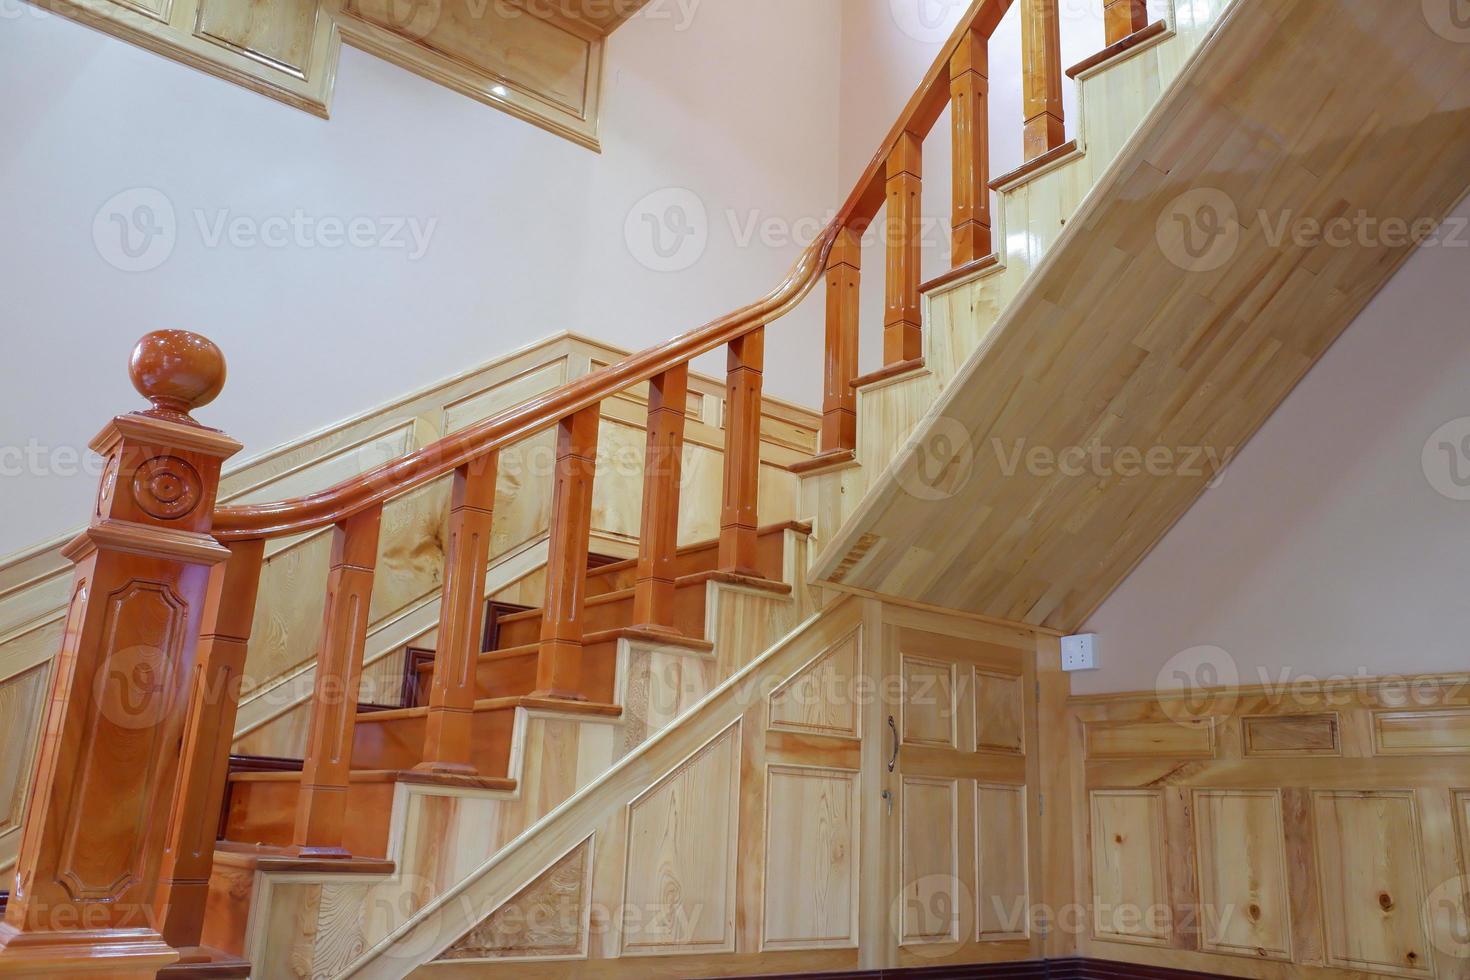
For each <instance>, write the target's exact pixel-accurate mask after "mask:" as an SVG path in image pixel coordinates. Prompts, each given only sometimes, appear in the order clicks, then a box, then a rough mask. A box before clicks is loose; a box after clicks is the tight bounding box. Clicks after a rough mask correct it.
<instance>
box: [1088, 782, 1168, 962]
mask: <svg viewBox="0 0 1470 980" xmlns="http://www.w3.org/2000/svg"><path fill="white" fill-rule="evenodd" d="M1090 798H1091V807H1092V826H1091V830H1090V833H1091V840H1092V861H1093V866H1092V889H1093V909H1092V912H1093V928H1094V929H1095V930H1096V932H1097V935H1098V936H1099V937H1106V938H1109V939H1113V940H1117V941H1120V942H1134V943H1149V944H1155V945H1163V944H1165V943H1167V942H1168V941H1169V939H1170V936H1171V928H1170V925H1169V922H1168V918H1169V915H1168V910H1169V887H1168V880H1167V870H1166V867H1167V866H1166V863H1165V857H1164V855H1163V854H1161V853H1160V852H1159V847H1158V842H1159V841H1161V840H1162V839H1163V835H1164V800H1163V796H1162V795H1161V794H1160V793H1158V792H1157V791H1153V790H1093V791H1092V793H1091V794H1090Z"/></svg>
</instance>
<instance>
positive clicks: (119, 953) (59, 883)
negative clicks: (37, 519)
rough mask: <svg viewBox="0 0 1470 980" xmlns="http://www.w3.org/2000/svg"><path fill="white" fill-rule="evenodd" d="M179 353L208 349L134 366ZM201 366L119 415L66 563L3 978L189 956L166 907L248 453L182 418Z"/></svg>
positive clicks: (144, 346) (151, 351) (151, 346)
mask: <svg viewBox="0 0 1470 980" xmlns="http://www.w3.org/2000/svg"><path fill="white" fill-rule="evenodd" d="M180 342H183V343H185V346H189V344H195V346H197V347H198V348H199V349H204V348H205V345H207V341H203V339H202V338H194V339H193V340H189V339H188V338H183V336H182V335H177V336H172V337H171V338H168V339H166V341H165V342H160V341H159V340H158V338H156V337H150V338H145V339H144V341H142V342H140V344H139V351H138V352H135V359H137V360H140V361H142V362H144V363H145V364H148V363H152V361H153V359H154V358H155V357H156V355H157V354H158V350H159V347H160V345H161V346H164V347H170V346H174V345H176V344H177V343H180ZM208 346H210V347H212V345H208ZM215 353H216V354H217V349H216V351H215ZM197 367H198V365H197V363H195V362H193V361H189V362H187V363H181V364H180V365H179V366H177V367H174V366H171V365H170V363H168V362H167V361H166V359H163V361H162V362H161V363H156V364H153V367H152V368H151V369H149V370H147V371H144V372H142V373H141V374H140V383H139V385H138V387H139V390H140V391H141V392H142V393H143V394H144V395H145V396H146V397H148V398H149V399H150V400H151V401H152V402H153V403H154V405H155V406H158V405H160V404H162V405H163V406H164V409H162V410H160V409H158V408H157V407H155V408H154V409H150V410H149V412H147V413H136V414H131V415H123V416H119V417H118V418H116V419H114V420H113V421H112V422H111V423H109V424H108V426H107V427H106V428H105V429H104V430H103V431H102V433H101V434H100V435H98V437H97V438H96V439H94V440H93V441H92V443H91V446H92V448H93V449H94V450H95V451H97V452H98V453H99V454H100V455H101V456H103V458H104V459H105V460H106V463H105V465H104V469H103V476H102V481H101V487H100V489H99V491H98V495H97V499H96V503H95V505H94V507H93V510H92V514H91V515H90V517H91V519H90V523H89V526H88V527H87V529H86V530H85V531H83V532H82V533H81V534H80V535H78V536H77V538H76V539H75V540H73V541H72V542H71V543H70V544H68V545H67V546H66V547H65V548H64V549H63V552H62V553H63V555H64V556H65V557H67V558H68V559H69V560H70V561H71V562H72V563H73V564H74V565H75V572H74V574H73V580H72V588H71V599H70V601H69V603H68V607H67V612H66V616H65V620H64V626H63V633H62V641H61V649H60V652H59V653H58V654H57V657H56V660H55V666H54V668H53V670H52V680H51V690H50V695H49V700H48V703H47V706H46V711H45V715H44V719H43V721H42V729H41V731H42V734H41V738H40V744H39V746H38V749H37V752H36V758H35V763H34V766H35V768H34V770H33V777H32V781H31V786H32V789H31V792H30V795H29V798H28V800H27V803H26V810H25V822H24V830H23V832H22V836H21V844H20V852H19V856H18V858H17V862H16V873H15V878H14V882H15V884H14V887H13V888H12V890H11V894H10V898H9V902H8V904H7V907H6V912H5V921H4V923H3V924H0V974H10V975H39V974H41V973H47V974H49V975H56V976H83V975H87V974H98V973H102V974H106V975H108V976H116V977H142V976H147V977H152V976H153V975H154V973H155V972H156V971H157V969H159V968H160V967H163V966H166V965H168V963H170V962H171V961H172V960H174V959H175V958H176V955H175V953H174V952H173V951H172V950H171V949H170V948H169V947H168V945H167V944H166V943H165V942H164V941H163V939H162V938H161V937H160V935H159V934H158V932H157V931H156V929H155V923H154V921H153V919H152V912H153V904H154V898H155V895H156V891H157V888H158V883H159V874H160V867H161V864H162V862H163V851H164V846H165V843H166V841H167V840H168V831H169V825H170V814H171V812H172V810H173V799H174V791H175V787H176V785H177V782H178V775H179V765H180V760H179V744H180V742H181V741H182V740H183V739H184V737H185V710H184V706H185V705H186V704H187V703H188V700H189V690H190V684H191V680H192V677H193V674H194V670H195V663H196V657H197V655H198V649H199V633H200V623H201V618H202V615H203V609H204V605H205V601H206V595H207V592H208V589H209V581H210V576H211V570H212V568H213V567H214V566H216V565H218V564H219V563H221V562H222V561H224V559H225V558H226V557H227V556H228V552H227V551H226V550H225V549H224V548H222V547H220V546H219V545H218V544H216V543H215V542H214V540H213V539H212V538H211V537H210V534H209V531H210V519H211V514H212V512H213V509H214V501H215V495H216V492H217V488H218V485H219V472H220V465H221V463H222V462H223V461H224V460H225V459H227V458H228V457H229V456H231V455H233V454H234V453H235V452H237V451H238V450H239V449H240V445H239V444H238V443H236V442H235V441H233V440H231V439H229V438H227V437H226V436H224V435H222V434H220V433H218V432H215V431H214V430H212V429H205V428H203V427H201V426H199V425H198V424H197V423H194V422H193V421H192V420H190V419H188V418H187V416H185V415H184V414H183V413H184V411H185V410H187V408H190V407H193V405H194V404H202V401H201V400H200V399H202V398H203V396H204V394H206V393H207V392H206V391H205V390H203V388H201V387H197V386H195V380H198V379H196V378H195V375H194V374H193V373H191V372H192V371H193V370H194V369H195V368H197ZM216 367H217V368H218V372H219V374H218V376H219V377H221V378H222V377H223V360H222V359H219V360H218V363H217V365H216ZM207 373H208V372H206V375H207ZM191 379H193V380H191ZM205 381H208V384H204V382H203V381H200V382H199V383H200V384H202V385H203V386H204V388H212V387H214V386H215V385H214V382H213V381H209V380H208V378H207V377H205ZM185 393H192V394H191V395H190V397H187V398H186V397H184V394H185ZM154 413H157V414H154ZM165 416H166V417H165ZM43 965H44V967H45V969H42V966H43Z"/></svg>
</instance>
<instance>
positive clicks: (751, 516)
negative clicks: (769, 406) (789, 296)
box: [719, 330, 766, 575]
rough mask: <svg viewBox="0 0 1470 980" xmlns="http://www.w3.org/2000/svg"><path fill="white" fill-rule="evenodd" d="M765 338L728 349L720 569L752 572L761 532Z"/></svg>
mask: <svg viewBox="0 0 1470 980" xmlns="http://www.w3.org/2000/svg"><path fill="white" fill-rule="evenodd" d="M765 363H766V334H765V331H764V330H756V331H754V332H752V333H748V334H746V335H745V336H744V337H741V338H740V339H739V340H736V341H733V342H732V343H731V344H730V352H729V357H728V369H727V373H726V380H725V481H724V497H723V501H722V503H721V507H720V552H719V567H720V568H722V569H724V570H725V571H727V572H735V573H737V574H741V575H751V574H759V572H758V571H757V570H756V538H757V531H758V529H759V528H760V521H759V516H760V504H759V497H760V452H761V384H762V380H763V376H764V373H765Z"/></svg>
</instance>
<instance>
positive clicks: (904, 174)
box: [883, 132, 924, 365]
mask: <svg viewBox="0 0 1470 980" xmlns="http://www.w3.org/2000/svg"><path fill="white" fill-rule="evenodd" d="M923 157H924V141H923V139H922V138H921V137H919V136H918V135H916V134H914V133H910V132H903V133H900V134H899V137H898V142H897V143H896V144H895V145H894V147H893V149H892V150H891V151H889V154H888V183H887V192H888V268H887V274H888V281H887V284H886V286H885V289H884V294H885V296H886V297H887V302H886V304H885V307H886V309H885V312H884V316H883V363H884V364H885V365H889V364H898V363H901V362H903V361H912V360H915V359H916V358H918V357H920V356H921V355H922V353H923V350H922V335H921V333H920V330H921V327H920V313H919V260H920V255H921V251H920V246H921V245H922V244H923V243H922V241H921V234H922V230H923V216H922V215H921V214H920V211H919V208H920V199H919V194H920V189H921V186H922V184H921V179H922V176H923V165H922V164H923Z"/></svg>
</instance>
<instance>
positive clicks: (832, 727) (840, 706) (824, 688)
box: [770, 634, 862, 738]
mask: <svg viewBox="0 0 1470 980" xmlns="http://www.w3.org/2000/svg"><path fill="white" fill-rule="evenodd" d="M861 670H862V665H861V653H860V649H859V645H858V638H857V635H856V634H854V635H852V636H849V637H847V638H846V639H844V640H843V641H842V642H840V643H839V644H837V646H835V647H833V648H832V649H831V650H829V651H828V652H826V653H824V654H823V655H822V656H821V658H820V659H819V660H817V662H816V663H814V664H812V665H811V666H810V667H807V668H806V669H805V670H803V671H802V672H801V673H800V674H797V675H796V676H795V677H793V678H792V679H791V680H789V681H787V682H786V683H784V684H782V685H781V686H780V687H778V688H777V689H776V690H775V692H773V693H772V694H771V702H770V727H771V728H773V729H776V730H780V731H795V732H808V733H810V734H813V735H830V736H833V737H837V738H857V737H859V733H860V725H861V717H862V713H861V711H860V710H859V709H860V705H859V698H858V696H857V695H858V691H857V684H858V679H859V677H860V676H861Z"/></svg>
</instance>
